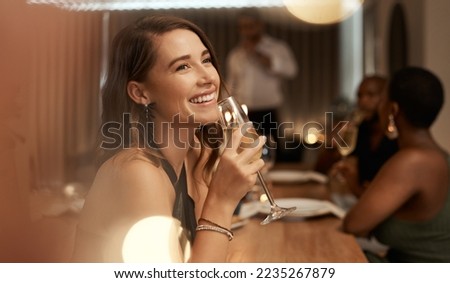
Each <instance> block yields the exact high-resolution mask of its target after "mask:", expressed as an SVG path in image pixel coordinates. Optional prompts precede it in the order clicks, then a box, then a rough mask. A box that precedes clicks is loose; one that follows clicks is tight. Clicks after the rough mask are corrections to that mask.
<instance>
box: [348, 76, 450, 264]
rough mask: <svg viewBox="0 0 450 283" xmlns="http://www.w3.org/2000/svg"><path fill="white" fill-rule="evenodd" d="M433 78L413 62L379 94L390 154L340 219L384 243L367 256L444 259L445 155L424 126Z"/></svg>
mask: <svg viewBox="0 0 450 283" xmlns="http://www.w3.org/2000/svg"><path fill="white" fill-rule="evenodd" d="M443 100H444V91H443V88H442V84H441V82H440V81H439V79H438V78H437V77H436V76H435V75H434V74H432V73H431V72H429V71H427V70H425V69H422V68H417V67H408V68H405V69H402V70H400V71H398V72H397V73H396V74H394V76H393V77H392V79H391V81H390V83H389V86H388V88H387V89H386V92H385V94H384V96H383V100H382V102H381V105H380V108H379V111H380V119H381V120H382V122H383V124H384V125H385V127H386V129H387V131H388V132H390V134H392V132H394V131H398V145H399V151H398V152H397V153H396V154H394V155H393V156H392V157H391V158H390V159H389V160H388V161H387V163H385V165H384V166H383V167H382V168H381V170H380V171H379V173H378V174H377V175H376V177H375V179H374V180H373V182H372V183H371V184H370V185H369V187H368V188H367V190H366V191H365V192H364V193H363V194H362V196H361V198H360V199H359V201H358V203H357V204H356V205H355V206H354V207H353V208H352V209H351V210H350V212H349V213H348V214H347V216H346V217H345V219H344V225H343V229H344V231H346V232H349V233H352V234H355V235H357V236H368V235H371V234H373V235H374V236H375V237H376V238H377V240H378V241H380V242H381V243H383V244H385V245H387V246H389V247H390V249H389V251H388V253H387V255H386V257H385V258H377V257H376V256H375V255H373V254H369V253H368V254H367V255H368V258H369V260H370V261H380V260H381V261H391V262H450V225H449V223H450V193H449V187H450V183H449V163H450V158H449V156H448V154H447V153H446V152H444V151H443V150H442V149H441V148H440V147H439V145H438V144H437V143H436V142H435V140H434V139H433V137H432V136H431V133H430V126H431V124H432V123H433V122H434V120H435V118H436V117H437V115H438V113H439V111H440V109H441V108H442V105H443Z"/></svg>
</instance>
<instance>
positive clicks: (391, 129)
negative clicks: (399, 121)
mask: <svg viewBox="0 0 450 283" xmlns="http://www.w3.org/2000/svg"><path fill="white" fill-rule="evenodd" d="M386 136H387V137H388V138H389V139H391V140H393V139H396V138H397V137H398V130H397V126H396V125H395V121H394V115H392V114H389V123H388V126H387V129H386Z"/></svg>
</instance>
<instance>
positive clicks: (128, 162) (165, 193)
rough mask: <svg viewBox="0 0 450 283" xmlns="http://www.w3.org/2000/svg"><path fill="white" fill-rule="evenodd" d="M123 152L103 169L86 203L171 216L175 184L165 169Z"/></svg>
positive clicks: (136, 153) (123, 210) (127, 211)
mask: <svg viewBox="0 0 450 283" xmlns="http://www.w3.org/2000/svg"><path fill="white" fill-rule="evenodd" d="M140 154H141V152H139V151H137V150H134V149H131V150H124V151H121V152H119V153H118V154H116V155H115V156H113V157H111V158H110V159H108V160H107V161H105V163H104V164H103V165H102V166H101V167H100V169H99V170H98V173H97V176H96V178H95V180H94V183H93V185H92V188H91V190H90V192H89V195H88V198H87V200H86V205H88V206H89V205H90V204H91V203H96V204H98V203H104V202H105V201H107V203H106V204H104V205H103V204H102V206H104V208H105V209H106V210H114V211H116V212H126V213H136V214H153V213H159V214H168V213H169V214H170V213H171V211H172V207H171V203H173V200H174V196H175V194H174V190H173V188H172V184H171V182H170V180H169V178H168V176H167V175H166V174H165V172H164V170H163V169H162V167H161V166H160V165H159V164H157V163H155V162H152V161H151V160H149V159H147V158H145V156H141V155H140Z"/></svg>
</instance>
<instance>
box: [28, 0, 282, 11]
mask: <svg viewBox="0 0 450 283" xmlns="http://www.w3.org/2000/svg"><path fill="white" fill-rule="evenodd" d="M27 3H28V4H50V5H54V6H57V7H59V8H63V9H67V10H76V11H102V10H103V11H105V10H109V11H117V10H158V9H200V8H244V7H282V6H283V1H282V0H227V1H224V0H170V1H167V0H140V1H139V0H27Z"/></svg>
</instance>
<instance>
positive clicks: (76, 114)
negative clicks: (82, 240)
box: [0, 0, 101, 262]
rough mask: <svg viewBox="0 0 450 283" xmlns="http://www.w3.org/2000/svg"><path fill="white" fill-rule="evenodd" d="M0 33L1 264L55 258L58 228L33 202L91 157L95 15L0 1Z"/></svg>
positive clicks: (95, 101) (96, 82)
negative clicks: (47, 222)
mask: <svg viewBox="0 0 450 283" xmlns="http://www.w3.org/2000/svg"><path fill="white" fill-rule="evenodd" d="M0 36H1V39H0V87H1V93H0V262H2V261H56V258H52V256H53V255H56V254H54V253H53V251H55V248H56V247H58V243H60V239H59V238H58V237H57V236H58V235H61V234H60V233H59V232H60V231H59V230H58V227H53V226H51V225H50V226H46V227H47V228H44V226H45V225H41V224H42V223H40V222H39V221H38V222H36V221H34V220H37V219H42V211H41V210H35V208H36V207H35V206H33V205H32V204H33V200H34V199H35V195H36V194H35V192H36V191H37V190H40V191H48V192H49V193H52V194H54V195H58V194H60V193H61V191H62V188H63V186H64V184H65V183H66V182H69V181H73V180H75V179H77V175H78V172H77V170H78V168H79V167H81V166H83V162H85V163H88V162H86V161H84V160H83V159H86V158H90V159H92V154H91V152H92V150H93V147H94V141H95V136H96V134H97V132H98V124H99V123H98V116H99V115H98V100H99V99H98V97H99V75H100V72H99V69H100V53H101V48H100V47H101V44H100V40H101V14H100V13H75V12H68V11H62V10H60V9H57V8H55V7H50V6H42V5H27V4H26V3H25V0H1V1H0ZM86 156H87V157H86ZM32 220H33V221H32ZM35 224H37V225H35Z"/></svg>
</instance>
